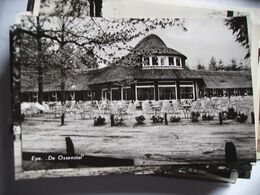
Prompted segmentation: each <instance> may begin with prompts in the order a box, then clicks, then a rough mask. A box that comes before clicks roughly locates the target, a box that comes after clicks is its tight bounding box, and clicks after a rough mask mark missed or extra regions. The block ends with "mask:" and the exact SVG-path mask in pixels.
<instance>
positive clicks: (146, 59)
mask: <svg viewBox="0 0 260 195" xmlns="http://www.w3.org/2000/svg"><path fill="white" fill-rule="evenodd" d="M149 65H150V58H149V57H144V66H149Z"/></svg>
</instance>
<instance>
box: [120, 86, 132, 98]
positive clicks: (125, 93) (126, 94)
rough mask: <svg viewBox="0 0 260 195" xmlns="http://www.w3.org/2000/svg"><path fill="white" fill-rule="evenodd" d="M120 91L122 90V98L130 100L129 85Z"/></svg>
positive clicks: (130, 91)
mask: <svg viewBox="0 0 260 195" xmlns="http://www.w3.org/2000/svg"><path fill="white" fill-rule="evenodd" d="M122 92H123V100H131V99H132V90H131V87H124V88H122Z"/></svg>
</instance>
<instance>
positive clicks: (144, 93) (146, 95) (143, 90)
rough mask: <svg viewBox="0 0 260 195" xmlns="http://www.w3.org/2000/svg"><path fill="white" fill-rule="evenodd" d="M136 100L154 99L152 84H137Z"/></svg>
mask: <svg viewBox="0 0 260 195" xmlns="http://www.w3.org/2000/svg"><path fill="white" fill-rule="evenodd" d="M137 99H138V100H141V101H142V100H154V87H153V86H138V87H137Z"/></svg>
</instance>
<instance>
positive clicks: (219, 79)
mask: <svg viewBox="0 0 260 195" xmlns="http://www.w3.org/2000/svg"><path fill="white" fill-rule="evenodd" d="M196 74H198V75H200V76H201V77H202V78H203V80H204V83H205V84H206V88H208V89H232V88H252V76H251V71H196Z"/></svg>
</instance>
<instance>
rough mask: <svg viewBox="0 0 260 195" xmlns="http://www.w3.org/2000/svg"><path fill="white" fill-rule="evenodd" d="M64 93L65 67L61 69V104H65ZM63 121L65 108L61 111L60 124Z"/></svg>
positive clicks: (62, 123)
mask: <svg viewBox="0 0 260 195" xmlns="http://www.w3.org/2000/svg"><path fill="white" fill-rule="evenodd" d="M65 102H66V94H65V69H61V104H62V106H65ZM64 123H65V109H62V113H61V125H64Z"/></svg>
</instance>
